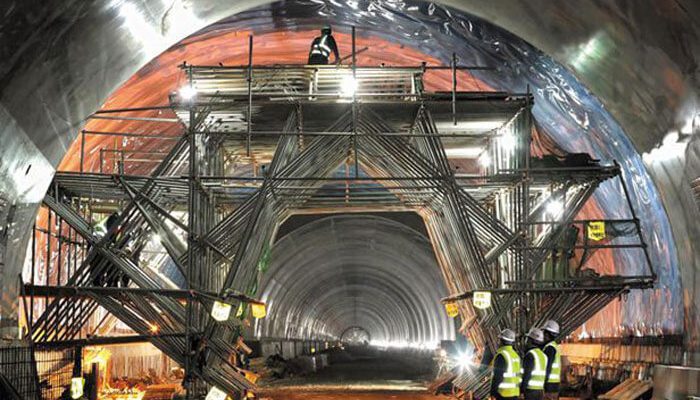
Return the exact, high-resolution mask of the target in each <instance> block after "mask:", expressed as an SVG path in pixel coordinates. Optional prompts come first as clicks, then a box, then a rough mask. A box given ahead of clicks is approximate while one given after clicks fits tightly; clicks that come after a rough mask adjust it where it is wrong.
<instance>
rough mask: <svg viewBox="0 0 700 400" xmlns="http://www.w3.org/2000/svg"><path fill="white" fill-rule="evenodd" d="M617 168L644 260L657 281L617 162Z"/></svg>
mask: <svg viewBox="0 0 700 400" xmlns="http://www.w3.org/2000/svg"><path fill="white" fill-rule="evenodd" d="M615 166H616V167H617V168H618V171H619V172H618V173H619V177H620V184H621V185H622V190H623V191H624V193H625V200H627V207H629V209H630V213H631V214H632V220H634V225H635V227H636V229H637V236H639V242H640V243H641V245H642V251H643V252H644V258H645V259H646V262H647V266H648V267H649V272H650V273H651V276H653V277H654V279H655V280H656V271H654V265H653V264H652V262H651V256H649V250H648V248H647V243H646V240H644V236H643V235H642V227H641V225H640V224H639V218H638V217H637V212H636V211H634V206H633V205H632V198H631V197H630V192H629V189H627V185H626V184H625V178H624V176H623V175H622V169H621V168H620V164H619V163H618V162H617V160H615Z"/></svg>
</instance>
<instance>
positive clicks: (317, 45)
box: [309, 25, 340, 65]
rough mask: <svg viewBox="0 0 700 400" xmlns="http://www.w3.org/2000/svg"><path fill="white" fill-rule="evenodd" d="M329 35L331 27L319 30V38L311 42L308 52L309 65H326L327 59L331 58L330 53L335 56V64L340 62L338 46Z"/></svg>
mask: <svg viewBox="0 0 700 400" xmlns="http://www.w3.org/2000/svg"><path fill="white" fill-rule="evenodd" d="M331 33H332V30H331V26H330V25H326V26H324V27H323V29H321V36H319V37H317V38H316V39H314V41H313V42H311V49H310V50H309V64H310V65H325V64H328V58H329V57H330V56H331V52H332V53H333V55H334V56H335V63H336V64H337V63H339V62H340V56H339V55H338V45H337V44H336V43H335V39H334V38H333V35H332V34H331Z"/></svg>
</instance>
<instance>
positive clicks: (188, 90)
mask: <svg viewBox="0 0 700 400" xmlns="http://www.w3.org/2000/svg"><path fill="white" fill-rule="evenodd" d="M196 95H197V89H195V88H193V87H192V86H190V85H186V86H183V87H181V88H180V98H182V100H185V101H190V100H192V99H193V98H194V97H195V96H196Z"/></svg>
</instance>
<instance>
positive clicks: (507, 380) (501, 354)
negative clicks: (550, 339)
mask: <svg viewBox="0 0 700 400" xmlns="http://www.w3.org/2000/svg"><path fill="white" fill-rule="evenodd" d="M498 338H499V339H500V340H501V346H500V347H499V348H498V350H497V351H496V356H495V357H494V358H493V361H492V362H491V367H492V368H493V372H492V373H491V391H490V394H491V397H492V398H495V399H496V400H517V399H518V397H519V396H520V356H518V353H516V352H515V350H514V349H513V343H515V332H513V331H512V330H510V329H504V330H503V331H501V334H500V335H499V336H498Z"/></svg>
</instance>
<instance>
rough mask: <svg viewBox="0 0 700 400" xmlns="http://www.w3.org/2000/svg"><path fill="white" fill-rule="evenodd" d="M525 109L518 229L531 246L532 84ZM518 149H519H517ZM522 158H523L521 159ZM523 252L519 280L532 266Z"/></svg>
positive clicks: (523, 322) (523, 329) (522, 299)
mask: <svg viewBox="0 0 700 400" xmlns="http://www.w3.org/2000/svg"><path fill="white" fill-rule="evenodd" d="M525 101H526V104H525V110H524V113H525V115H523V116H522V122H521V123H519V124H517V126H519V127H520V132H519V134H520V137H521V140H519V141H518V140H517V139H516V143H517V142H520V144H521V146H522V149H521V154H522V155H523V158H524V160H523V164H524V165H523V166H522V167H523V169H524V173H523V177H522V182H521V188H522V199H521V207H522V211H521V213H520V215H519V224H518V225H519V227H518V230H520V231H522V230H523V229H526V230H528V231H526V232H525V238H526V241H527V243H528V244H527V245H526V247H529V246H530V244H529V243H530V240H531V237H532V235H531V232H529V230H530V229H532V226H531V225H527V224H525V222H527V218H528V216H529V215H530V143H531V141H532V114H531V112H532V102H531V101H530V85H528V86H527V99H526V100H525ZM516 151H517V150H516ZM521 160H522V159H521ZM523 253H524V254H522V257H521V259H522V262H521V265H520V268H519V276H518V280H522V279H524V278H525V276H527V277H529V276H530V270H531V268H532V266H531V265H530V263H529V261H528V260H529V258H530V254H529V253H530V250H528V249H525V250H523ZM519 298H520V299H519V302H520V307H523V309H525V310H529V309H530V307H529V305H528V304H525V301H526V297H525V294H524V293H520V296H519ZM527 317H528V316H527V315H525V318H521V321H520V325H519V327H520V329H521V332H526V330H527V329H528V325H529V321H527Z"/></svg>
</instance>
